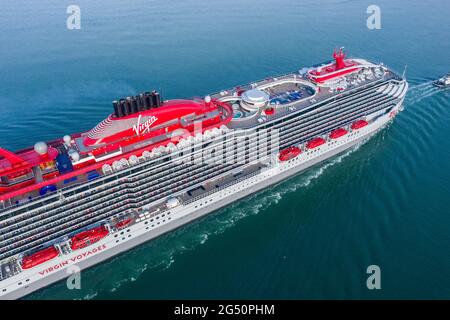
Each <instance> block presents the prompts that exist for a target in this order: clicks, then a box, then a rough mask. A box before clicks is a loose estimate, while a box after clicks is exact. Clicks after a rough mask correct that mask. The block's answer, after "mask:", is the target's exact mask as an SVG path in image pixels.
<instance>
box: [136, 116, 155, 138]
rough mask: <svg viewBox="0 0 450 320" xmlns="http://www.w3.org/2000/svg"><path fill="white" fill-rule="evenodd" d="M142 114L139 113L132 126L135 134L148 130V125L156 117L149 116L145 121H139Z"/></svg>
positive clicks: (152, 122) (153, 121)
mask: <svg viewBox="0 0 450 320" xmlns="http://www.w3.org/2000/svg"><path fill="white" fill-rule="evenodd" d="M141 118H142V115H139V117H138V121H137V124H136V125H134V126H133V131H134V132H136V134H137V135H140V134H144V133H147V132H149V131H150V127H151V126H152V124H154V123H155V122H156V121H157V120H158V118H157V117H155V116H151V117H150V118H148V119H147V121H145V122H143V123H141Z"/></svg>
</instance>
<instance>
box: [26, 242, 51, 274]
mask: <svg viewBox="0 0 450 320" xmlns="http://www.w3.org/2000/svg"><path fill="white" fill-rule="evenodd" d="M58 255H59V253H58V250H56V248H55V247H53V246H51V247H49V248H46V249H44V250H41V251H38V252H35V253H33V254H31V255H29V256H26V257H24V258H23V259H22V269H29V268H33V267H35V266H37V265H39V264H41V263H44V262H46V261H49V260H51V259H53V258H56V257H57V256H58Z"/></svg>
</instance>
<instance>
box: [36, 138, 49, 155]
mask: <svg viewBox="0 0 450 320" xmlns="http://www.w3.org/2000/svg"><path fill="white" fill-rule="evenodd" d="M34 151H36V152H37V153H38V154H40V155H44V154H46V153H47V151H48V146H47V144H46V143H45V142H43V141H39V142H36V143H35V145H34Z"/></svg>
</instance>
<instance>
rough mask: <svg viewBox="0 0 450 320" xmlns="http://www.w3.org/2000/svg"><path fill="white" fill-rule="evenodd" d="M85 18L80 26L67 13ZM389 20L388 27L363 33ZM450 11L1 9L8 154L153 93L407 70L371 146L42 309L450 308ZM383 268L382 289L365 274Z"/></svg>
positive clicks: (11, 5)
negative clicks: (369, 303) (332, 66)
mask: <svg viewBox="0 0 450 320" xmlns="http://www.w3.org/2000/svg"><path fill="white" fill-rule="evenodd" d="M70 4H77V5H79V6H80V8H81V30H73V31H70V30H68V29H67V28H66V18H67V16H68V15H67V14H66V8H67V6H68V5H70ZM370 4H377V5H379V6H380V8H381V14H382V16H381V18H382V29H381V30H369V29H367V27H366V19H367V17H368V14H366V9H367V7H368V5H370ZM449 12H450V2H449V1H448V0H430V1H406V0H399V1H387V0H378V1H375V2H374V1H351V0H305V1H301V0H277V1H275V0H272V1H262V0H245V1H242V0H228V1H223V0H220V1H219V0H207V1H206V0H203V1H200V0H182V1H181V0H176V1H165V0H154V1H144V0H134V1H121V0H109V1H87V0H70V1H65V0H41V1H38V2H37V1H35V2H33V3H32V2H31V1H24V0H14V1H12V0H3V1H1V3H0V44H1V50H0V123H1V124H2V125H1V126H0V146H2V147H5V148H9V149H18V148H22V147H26V146H29V145H32V144H34V142H36V141H37V140H46V139H53V138H56V137H61V136H63V135H64V134H67V133H73V132H80V131H85V130H88V129H90V128H91V127H93V126H94V125H96V124H97V123H98V122H99V121H100V120H102V119H103V118H104V117H105V116H106V115H107V114H108V113H109V112H111V110H112V106H111V100H113V99H115V98H118V97H121V96H126V95H130V94H136V93H138V92H141V91H144V90H148V89H151V88H158V89H160V90H161V91H162V93H163V96H164V98H165V99H168V98H180V97H192V96H196V95H205V94H207V93H209V92H214V91H218V90H220V89H223V88H227V87H230V86H234V85H238V84H241V83H245V82H249V81H252V80H256V79H260V78H265V77H267V76H270V75H275V74H280V73H284V72H288V71H292V70H298V69H300V68H301V67H303V66H308V65H311V64H315V63H318V62H322V61H324V60H327V59H330V58H331V56H330V55H331V52H332V50H333V48H335V47H337V46H345V47H346V50H347V52H348V54H349V55H351V56H354V57H365V58H368V59H372V60H374V61H382V62H384V63H385V64H386V65H388V66H390V67H392V68H393V69H394V70H397V71H399V72H400V73H401V72H402V71H403V69H404V66H405V64H407V65H408V68H407V77H408V80H409V82H410V85H411V89H410V92H409V94H408V96H407V99H406V102H405V110H404V112H402V113H400V114H399V116H398V117H397V118H396V119H395V121H394V122H393V123H392V124H390V125H389V126H388V127H387V128H386V129H385V130H384V131H382V132H380V133H378V134H377V135H376V136H374V137H373V138H372V139H371V140H369V141H368V142H367V143H366V144H364V145H361V146H359V147H358V148H356V149H354V150H350V151H348V152H347V153H346V154H344V155H342V156H340V157H338V158H334V159H332V160H330V161H329V162H327V163H325V164H322V165H320V166H316V167H315V168H312V169H311V170H309V171H307V172H305V173H304V174H302V175H299V176H297V177H294V178H292V179H290V180H288V181H286V182H284V183H282V184H280V185H277V186H275V187H272V188H270V189H267V190H266V191H264V192H262V193H259V194H256V195H254V196H252V197H250V198H247V199H245V200H243V201H240V202H237V203H235V204H234V205H232V206H230V207H227V208H225V209H222V210H220V211H218V212H216V213H215V214H212V215H210V216H208V217H207V218H205V219H203V220H201V221H198V222H195V223H193V224H191V225H188V226H186V227H183V228H182V229H179V230H177V231H175V232H172V233H170V234H168V235H165V236H163V237H161V238H159V239H157V240H155V241H153V242H150V243H147V244H144V245H142V246H140V247H138V248H136V249H134V250H131V251H129V252H127V253H125V254H122V255H120V256H118V257H116V258H114V259H112V260H109V261H108V262H106V263H103V264H101V265H98V266H95V267H93V268H91V269H89V270H87V271H84V272H82V289H81V290H73V291H69V290H67V289H66V287H65V282H61V283H57V284H55V285H53V286H51V287H49V288H46V289H44V290H41V291H39V292H37V293H35V294H32V295H31V296H29V297H28V298H29V299H54V298H63V299H128V298H151V299H153V298H155V299H158V298H159V299H165V298H181V299H185V298H288V299H291V298H292V299H295V298H337V299H344V298H357V299H360V298H362V299H373V298H374V299H378V298H447V299H448V298H450V250H449V249H450V209H449V205H450V203H449V201H450V103H449V100H450V90H446V91H445V90H437V89H435V88H433V87H432V86H431V81H432V80H433V79H435V78H437V77H440V76H442V75H443V74H445V73H447V72H449V71H450V54H449V53H450V42H449V34H450V25H449V23H448V13H449ZM373 264H375V265H379V266H380V268H381V286H382V289H381V290H375V291H370V290H368V289H367V287H366V279H367V277H368V275H367V274H366V268H367V267H368V266H369V265H373Z"/></svg>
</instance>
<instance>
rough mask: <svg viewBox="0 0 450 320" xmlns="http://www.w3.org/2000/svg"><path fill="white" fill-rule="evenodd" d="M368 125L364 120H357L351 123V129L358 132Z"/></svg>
mask: <svg viewBox="0 0 450 320" xmlns="http://www.w3.org/2000/svg"><path fill="white" fill-rule="evenodd" d="M368 124H369V123H368V122H367V121H366V120H358V121H355V122H353V123H352V129H353V130H358V129H361V128H362V127H365V126H367V125H368Z"/></svg>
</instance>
